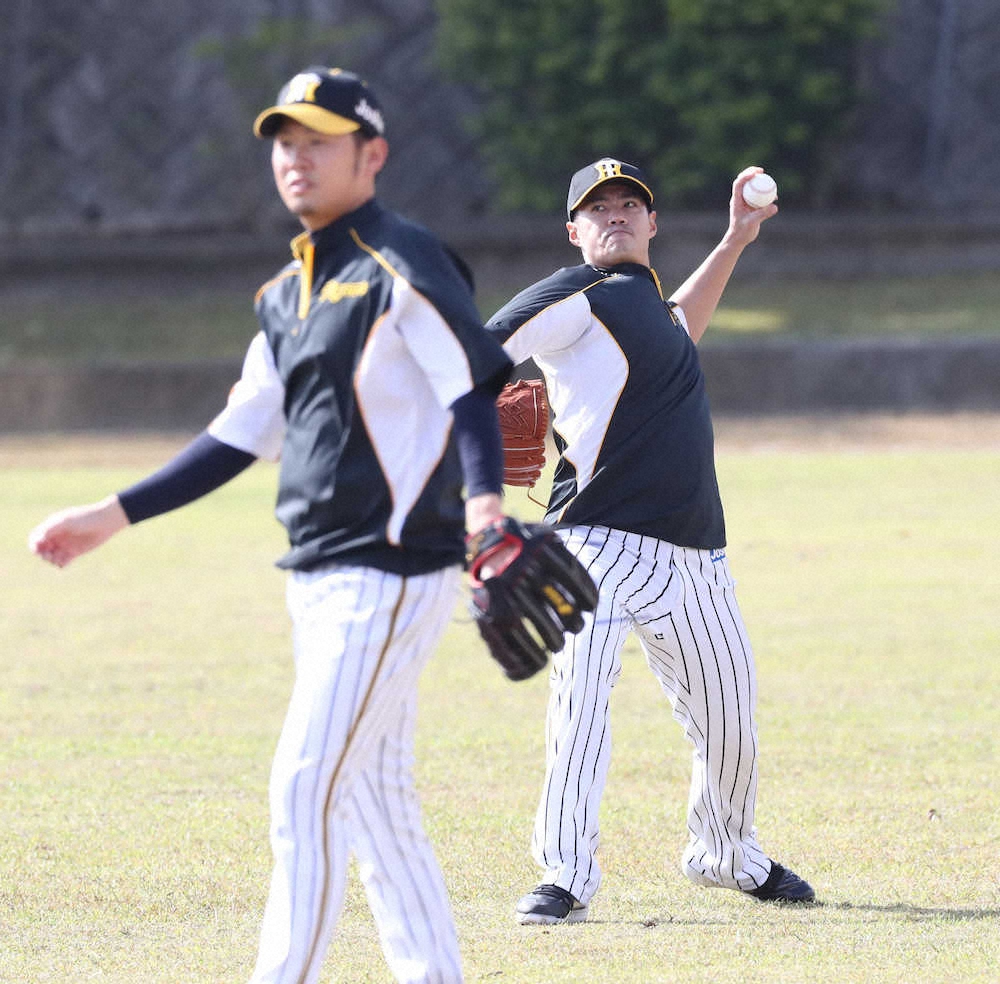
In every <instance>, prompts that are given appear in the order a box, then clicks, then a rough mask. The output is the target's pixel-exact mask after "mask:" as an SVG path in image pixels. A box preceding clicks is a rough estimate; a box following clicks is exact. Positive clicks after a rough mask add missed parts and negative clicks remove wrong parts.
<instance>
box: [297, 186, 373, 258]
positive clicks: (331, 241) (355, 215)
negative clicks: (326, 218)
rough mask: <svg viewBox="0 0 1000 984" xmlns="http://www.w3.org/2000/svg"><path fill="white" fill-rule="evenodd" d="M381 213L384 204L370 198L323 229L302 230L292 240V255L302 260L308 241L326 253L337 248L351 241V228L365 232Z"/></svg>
mask: <svg viewBox="0 0 1000 984" xmlns="http://www.w3.org/2000/svg"><path fill="white" fill-rule="evenodd" d="M381 213H382V206H381V205H379V203H378V201H377V200H376V199H375V198H369V199H368V201H366V202H365V203H364V205H362V206H361V207H360V208H356V209H355V210H354V211H353V212H348V213H347V214H346V215H342V216H341V217H340V218H339V219H335V220H334V221H333V222H331V223H330V224H329V225H326V226H323V228H322V229H314V230H313V231H312V232H308V231H307V232H300V233H299V234H298V235H297V236H296V237H295V238H294V239H293V240H292V243H291V246H292V255H293V256H294V257H295V259H297V260H301V259H302V258H303V255H304V253H305V252H306V249H305V247H306V244H307V243H311V244H312V246H313V247H314V248H315V249H317V250H319V251H321V252H324V253H326V252H330V251H332V250H335V249H337V247H338V246H342V245H343V244H344V243H347V242H350V238H351V229H356V230H358V231H359V232H363V231H364V230H365V229H367V228H369V227H370V226H371V225H372V224H373V223H374V222H376V221H377V219H378V217H379V215H381Z"/></svg>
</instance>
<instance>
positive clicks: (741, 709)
mask: <svg viewBox="0 0 1000 984" xmlns="http://www.w3.org/2000/svg"><path fill="white" fill-rule="evenodd" d="M560 536H562V538H563V540H564V541H565V542H566V545H567V546H568V548H569V549H570V551H571V552H572V553H574V554H576V556H578V557H579V558H580V560H581V562H582V563H583V564H584V566H585V567H586V568H587V569H588V571H589V572H590V574H591V576H592V577H593V578H594V580H595V582H596V583H597V585H598V588H599V593H600V599H599V601H598V605H597V610H596V611H595V612H594V613H593V615H592V616H588V618H587V623H586V626H585V628H584V629H583V631H582V632H580V633H579V634H578V635H576V636H567V643H566V646H565V648H564V649H563V650H562V651H561V652H560V653H557V654H556V655H555V657H554V658H553V665H552V673H551V677H550V694H549V704H548V712H547V716H546V728H545V731H546V774H545V784H544V787H543V790H542V796H541V801H540V803H539V807H538V813H537V816H536V820H535V828H534V834H533V837H532V853H533V855H534V857H535V860H536V861H537V863H538V864H539V865H540V866H541V867H542V868H543V869H544V870H545V875H544V878H543V881H545V882H548V883H551V884H555V885H559V886H560V887H562V888H564V889H566V890H567V891H569V892H570V893H572V894H573V895H574V896H575V897H576V898H577V899H579V900H580V901H581V902H584V903H587V902H589V901H590V899H591V898H592V897H593V895H594V893H595V892H596V891H597V888H598V886H599V885H600V881H601V869H600V866H599V864H598V861H597V857H596V852H597V848H598V844H599V841H600V829H599V822H598V813H599V809H600V803H601V796H602V794H603V792H604V786H605V783H606V780H607V774H608V765H609V761H610V756H611V721H610V715H609V704H610V698H611V691H612V688H613V687H614V685H615V683H616V682H617V680H618V677H619V675H620V674H621V650H622V646H623V645H624V643H625V638H626V636H627V635H628V633H629V631H634V632H635V633H636V634H637V636H638V638H639V641H640V643H641V645H642V648H643V651H644V653H645V655H646V660H647V662H648V664H649V667H650V669H651V670H652V671H653V673H654V675H655V676H656V678H657V680H658V681H659V683H660V686H661V687H662V688H663V690H664V692H665V693H666V695H667V697H668V698H669V700H670V703H671V705H672V707H673V714H674V717H675V718H676V719H677V720H678V721H679V722H680V724H681V726H682V727H683V729H684V734H685V735H686V736H687V738H688V739H689V740H690V742H691V743H692V745H693V746H694V752H693V769H692V776H691V787H690V793H689V798H688V817H687V822H688V832H689V840H688V844H687V847H686V849H685V851H684V855H683V859H682V864H681V867H682V870H683V871H684V873H685V874H686V875H687V877H688V878H689V879H691V880H692V881H694V882H695V883H697V884H702V885H710V886H722V887H725V888H734V889H742V890H748V889H753V888H755V887H757V886H758V885H760V884H762V883H763V882H764V880H765V878H766V877H767V874H768V872H769V871H770V867H771V862H770V860H769V859H768V858H767V856H766V855H765V854H764V852H763V851H762V849H761V847H760V845H759V844H758V843H757V840H756V831H755V829H754V806H755V798H756V790H757V732H756V726H755V724H754V707H755V703H756V690H757V684H756V672H755V669H754V660H753V653H752V651H751V648H750V643H749V641H748V639H747V636H746V631H745V629H744V626H743V620H742V617H741V616H740V612H739V608H738V606H737V604H736V596H735V592H734V583H733V579H732V577H731V575H730V572H729V567H728V563H727V561H726V558H725V552H724V551H721V550H717V551H708V550H695V549H690V548H685V547H677V546H674V545H673V544H670V543H666V542H664V541H662V540H656V539H653V538H652V537H648V536H640V535H638V534H634V533H623V532H621V531H619V530H611V529H607V528H605V527H588V526H576V527H572V528H569V529H565V530H561V531H560Z"/></svg>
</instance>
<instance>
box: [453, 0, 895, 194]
mask: <svg viewBox="0 0 1000 984" xmlns="http://www.w3.org/2000/svg"><path fill="white" fill-rule="evenodd" d="M883 2H884V0H438V10H439V15H440V18H441V23H440V29H439V35H438V59H439V61H440V64H441V66H442V68H443V69H444V70H445V71H446V72H447V73H448V74H449V75H450V76H451V77H452V78H453V79H455V80H456V81H459V82H463V83H465V84H468V85H472V86H474V87H475V88H476V89H477V91H478V92H479V94H480V97H481V100H482V110H481V112H480V113H479V115H478V116H476V117H474V118H473V119H472V120H471V121H470V125H471V126H472V127H473V129H474V131H475V133H476V135H477V136H478V137H479V139H480V141H481V146H482V148H483V152H484V154H485V156H486V158H487V160H488V162H489V164H490V166H491V168H492V170H493V173H494V177H495V179H496V181H497V183H498V195H497V200H496V204H497V206H498V207H499V208H500V209H504V210H528V211H549V210H553V209H556V208H558V207H559V206H560V204H561V201H562V193H563V191H564V185H565V183H566V180H567V177H568V175H569V174H570V173H572V171H574V170H575V169H577V168H579V167H581V166H582V165H583V164H585V163H587V162H588V161H591V160H593V159H595V158H597V157H601V156H605V155H609V156H614V157H620V158H623V159H626V160H632V161H634V162H636V163H641V164H642V165H643V166H644V167H645V168H646V169H647V170H648V171H649V172H650V173H651V176H652V178H653V180H654V181H655V183H656V186H657V191H658V196H659V199H658V203H659V204H661V206H663V205H669V206H672V207H702V206H705V205H709V204H717V203H718V200H719V195H720V188H721V189H726V188H727V187H728V185H729V183H730V181H731V180H732V177H733V175H734V174H735V173H736V172H737V171H739V170H741V169H742V168H743V167H745V166H746V165H748V164H762V165H764V166H766V167H767V169H768V170H769V171H770V172H771V173H772V174H774V176H775V177H776V178H777V180H778V183H779V185H780V186H781V191H782V198H783V199H785V200H787V201H792V202H794V201H796V200H798V201H803V200H808V201H810V202H811V203H813V204H815V203H816V201H817V199H818V198H821V197H822V195H823V189H824V188H826V187H827V186H828V181H829V173H828V171H827V170H826V161H827V152H828V150H829V149H830V148H831V147H833V146H835V145H836V143H837V140H838V138H839V137H840V136H841V134H842V133H843V131H844V129H845V127H846V125H847V123H848V121H849V119H850V114H851V111H852V109H853V108H854V107H855V105H856V103H857V98H858V93H857V91H856V87H855V82H854V79H855V75H856V70H855V62H856V57H857V52H858V50H859V46H860V42H861V40H862V39H863V38H865V37H867V36H869V35H870V33H871V32H872V30H873V28H874V24H875V18H876V15H877V13H878V12H879V10H880V7H881V5H882V3H883Z"/></svg>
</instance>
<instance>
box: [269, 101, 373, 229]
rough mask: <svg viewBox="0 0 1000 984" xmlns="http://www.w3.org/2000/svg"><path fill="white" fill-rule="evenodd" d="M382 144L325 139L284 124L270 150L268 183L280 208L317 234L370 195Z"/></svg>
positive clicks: (350, 137)
mask: <svg viewBox="0 0 1000 984" xmlns="http://www.w3.org/2000/svg"><path fill="white" fill-rule="evenodd" d="M387 151H388V145H387V144H386V142H385V140H383V139H382V138H381V137H377V138H375V139H374V140H366V141H363V142H362V141H359V140H357V139H356V138H355V136H354V134H353V133H348V134H342V135H337V136H330V135H328V134H325V133H318V132H317V131H316V130H310V129H309V128H308V127H306V126H303V125H302V124H301V123H298V122H296V121H295V120H292V119H286V120H285V121H284V122H283V123H282V125H281V128H280V129H279V130H278V132H277V133H276V134H275V136H274V142H273V143H272V145H271V168H272V170H273V171H274V183H275V184H276V185H277V188H278V194H280V195H281V200H282V201H283V202H284V203H285V207H286V208H287V209H288V210H289V211H290V212H291V213H292V214H293V215H297V216H298V217H299V220H300V221H301V223H302V224H303V225H304V226H305V227H306V228H307V229H310V230H312V229H321V228H322V227H323V226H325V225H329V224H330V223H331V222H333V221H335V220H336V219H339V218H340V216H342V215H346V214H347V213H348V212H353V211H354V209H356V208H358V207H359V206H361V205H363V204H364V203H365V202H366V201H368V199H369V198H371V197H372V196H373V195H374V194H375V175H376V174H377V173H378V172H379V171H380V170H381V169H382V165H383V164H384V163H385V159H386V154H387Z"/></svg>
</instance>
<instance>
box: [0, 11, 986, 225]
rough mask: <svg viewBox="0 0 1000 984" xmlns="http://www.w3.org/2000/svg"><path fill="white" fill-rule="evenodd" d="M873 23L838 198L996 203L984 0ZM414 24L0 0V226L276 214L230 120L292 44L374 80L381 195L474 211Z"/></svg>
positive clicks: (441, 89) (247, 108) (390, 17)
mask: <svg viewBox="0 0 1000 984" xmlns="http://www.w3.org/2000/svg"><path fill="white" fill-rule="evenodd" d="M359 10H360V12H359ZM884 28H885V29H884V32H883V35H882V36H881V37H879V38H878V39H876V40H874V41H873V42H872V43H871V44H870V46H869V48H868V50H867V51H866V53H865V54H864V57H863V59H862V65H861V69H860V70H861V72H862V75H863V80H864V82H865V84H866V87H867V90H868V93H869V98H868V102H867V104H866V105H865V107H864V108H863V109H862V111H861V112H860V113H859V116H858V120H857V130H856V132H857V139H856V141H854V142H853V143H851V144H850V145H849V146H844V147H843V148H842V150H841V153H842V158H841V162H840V174H841V179H840V180H841V184H843V185H845V186H849V187H850V188H851V189H852V204H854V205H857V206H859V207H864V208H883V209H886V210H896V209H902V210H906V211H923V210H932V211H933V210H937V211H944V210H949V211H951V212H954V211H955V210H959V211H965V212H967V213H970V214H975V213H979V212H981V211H982V210H991V209H992V210H1000V18H998V17H997V14H996V0H896V2H895V3H894V4H893V7H892V9H891V11H890V12H889V13H887V15H886V18H885V21H884ZM434 29H435V14H434V5H433V0H392V2H390V0H368V2H366V3H365V4H364V5H363V6H362V7H360V8H359V5H357V4H350V3H347V2H338V0H333V2H331V0H326V2H320V0H216V2H214V3H212V4H205V3H203V2H202V0H174V2H172V3H170V4H135V3H133V2H127V0H92V2H89V3H80V2H79V0H6V2H5V3H3V4H2V5H0V85H2V88H0V130H2V132H3V134H4V139H3V140H2V141H0V235H3V234H4V233H6V234H7V235H15V234H30V233H32V232H38V231H57V232H58V231H61V230H74V231H78V230H80V229H88V228H89V229H93V230H94V231H102V232H105V233H107V232H115V231H118V230H136V229H139V230H147V231H162V230H171V229H188V230H190V229H200V230H208V229H212V230H225V231H234V230H240V231H248V232H253V231H255V230H260V229H263V228H267V229H273V228H275V227H276V226H280V225H282V224H283V223H287V218H286V217H285V214H284V210H283V209H282V208H281V206H280V204H279V203H278V201H277V199H276V196H275V195H274V192H273V190H272V187H271V181H270V176H269V173H268V167H267V153H266V148H265V147H264V146H262V145H261V144H260V143H259V142H258V141H255V140H254V139H253V137H252V136H251V135H250V122H251V120H252V119H253V116H254V114H255V112H256V110H257V109H259V108H261V107H262V106H263V105H266V104H267V103H268V102H269V101H270V100H271V99H272V98H273V96H274V94H275V92H276V91H277V88H278V86H279V85H280V83H281V82H282V81H284V79H285V78H287V77H288V76H289V75H290V74H291V73H293V72H294V71H296V70H298V69H299V68H301V67H302V66H303V65H304V64H307V63H309V62H321V63H327V64H329V63H340V64H344V65H345V66H349V67H351V68H353V69H356V70H358V71H360V72H361V73H363V74H365V75H366V76H367V77H368V78H369V79H370V80H371V81H372V82H373V84H375V85H376V89H377V91H378V93H379V95H380V97H381V99H382V101H383V103H384V104H385V109H386V115H387V118H388V122H389V127H390V131H389V136H390V143H391V146H392V155H391V159H390V164H389V167H388V168H387V170H386V172H385V174H384V176H383V178H382V181H381V188H382V194H383V196H384V197H385V198H386V199H387V200H388V201H391V203H392V204H393V205H394V206H395V207H397V208H399V209H401V210H402V211H404V212H407V213H409V214H411V215H413V216H415V217H417V218H419V219H422V220H424V221H427V222H430V223H432V224H434V225H435V226H438V227H441V226H442V225H449V224H452V223H454V222H456V221H461V220H462V219H466V218H469V217H471V216H475V215H479V214H482V213H483V212H484V211H485V210H486V208H487V204H488V196H489V182H488V179H487V176H486V175H485V174H484V173H483V168H482V165H481V163H480V161H479V159H478V157H477V154H476V149H475V146H474V144H473V143H472V142H471V140H470V138H469V137H468V134H467V133H466V131H465V129H464V127H463V116H464V115H465V114H467V113H468V112H470V111H471V110H472V108H473V106H472V102H471V97H470V96H469V95H468V94H467V93H465V92H463V91H461V90H460V89H458V88H456V87H454V86H449V85H447V84H445V83H444V82H443V81H442V80H441V79H440V77H439V76H438V75H437V73H436V72H435V70H434V66H433V61H432V57H431V53H432V49H433V38H434Z"/></svg>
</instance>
